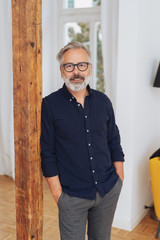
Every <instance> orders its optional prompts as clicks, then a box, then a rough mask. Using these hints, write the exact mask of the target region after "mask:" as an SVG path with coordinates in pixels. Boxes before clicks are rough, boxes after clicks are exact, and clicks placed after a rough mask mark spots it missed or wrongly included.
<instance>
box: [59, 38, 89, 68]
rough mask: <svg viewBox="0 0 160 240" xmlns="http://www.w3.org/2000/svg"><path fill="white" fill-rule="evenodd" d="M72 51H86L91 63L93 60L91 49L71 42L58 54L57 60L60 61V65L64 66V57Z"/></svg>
mask: <svg viewBox="0 0 160 240" xmlns="http://www.w3.org/2000/svg"><path fill="white" fill-rule="evenodd" d="M70 49H83V50H85V51H86V53H87V55H88V57H89V61H90V59H91V53H90V51H89V49H88V48H87V47H86V46H84V45H83V44H82V43H80V42H70V43H68V44H67V45H66V46H65V47H63V48H62V49H61V50H60V51H59V53H58V54H57V60H58V61H59V63H60V64H62V60H63V55H64V53H65V52H67V51H68V50H70Z"/></svg>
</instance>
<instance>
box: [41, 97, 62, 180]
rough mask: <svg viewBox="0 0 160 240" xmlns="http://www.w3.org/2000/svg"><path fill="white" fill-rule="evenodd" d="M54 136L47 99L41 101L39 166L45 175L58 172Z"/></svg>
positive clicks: (51, 175) (52, 174) (53, 174)
mask: <svg viewBox="0 0 160 240" xmlns="http://www.w3.org/2000/svg"><path fill="white" fill-rule="evenodd" d="M54 138H55V136H54V124H53V116H52V115H51V112H50V109H49V106H48V104H47V100H46V99H45V98H44V99H43V102H42V113H41V139H40V142H41V167H42V172H43V175H44V176H45V177H53V176H56V175H58V174H59V171H58V167H57V159H56V154H55V151H54V150H55V147H54V145H55V139H54Z"/></svg>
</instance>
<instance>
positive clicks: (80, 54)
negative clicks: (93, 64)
mask: <svg viewBox="0 0 160 240" xmlns="http://www.w3.org/2000/svg"><path fill="white" fill-rule="evenodd" d="M73 58H74V59H81V58H84V59H88V54H87V52H86V51H85V50H84V49H81V48H80V49H69V50H68V51H66V52H65V53H64V55H63V59H64V60H66V59H73Z"/></svg>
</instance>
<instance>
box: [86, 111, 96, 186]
mask: <svg viewBox="0 0 160 240" xmlns="http://www.w3.org/2000/svg"><path fill="white" fill-rule="evenodd" d="M84 119H85V127H86V138H87V144H88V152H89V159H90V165H91V171H92V176H93V180H94V183H95V185H97V184H98V181H97V180H98V179H97V174H96V171H95V162H94V158H93V146H92V140H91V135H90V121H89V114H87V112H86V109H85V110H84Z"/></svg>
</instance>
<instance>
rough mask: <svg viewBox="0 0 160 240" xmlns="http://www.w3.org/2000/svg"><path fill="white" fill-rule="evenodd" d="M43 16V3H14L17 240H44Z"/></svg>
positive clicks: (17, 1)
mask: <svg viewBox="0 0 160 240" xmlns="http://www.w3.org/2000/svg"><path fill="white" fill-rule="evenodd" d="M41 12H42V2H41V0H38V1H34V0H27V1H25V0H12V38H13V80H14V83H13V96H14V135H15V137H14V140H15V168H16V173H15V175H16V223H17V240H30V239H32V240H33V239H36V240H40V239H42V222H43V221H42V212H43V208H42V174H41V166H40V141H39V140H40V128H41V127H40V119H41V101H42V13H41Z"/></svg>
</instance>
